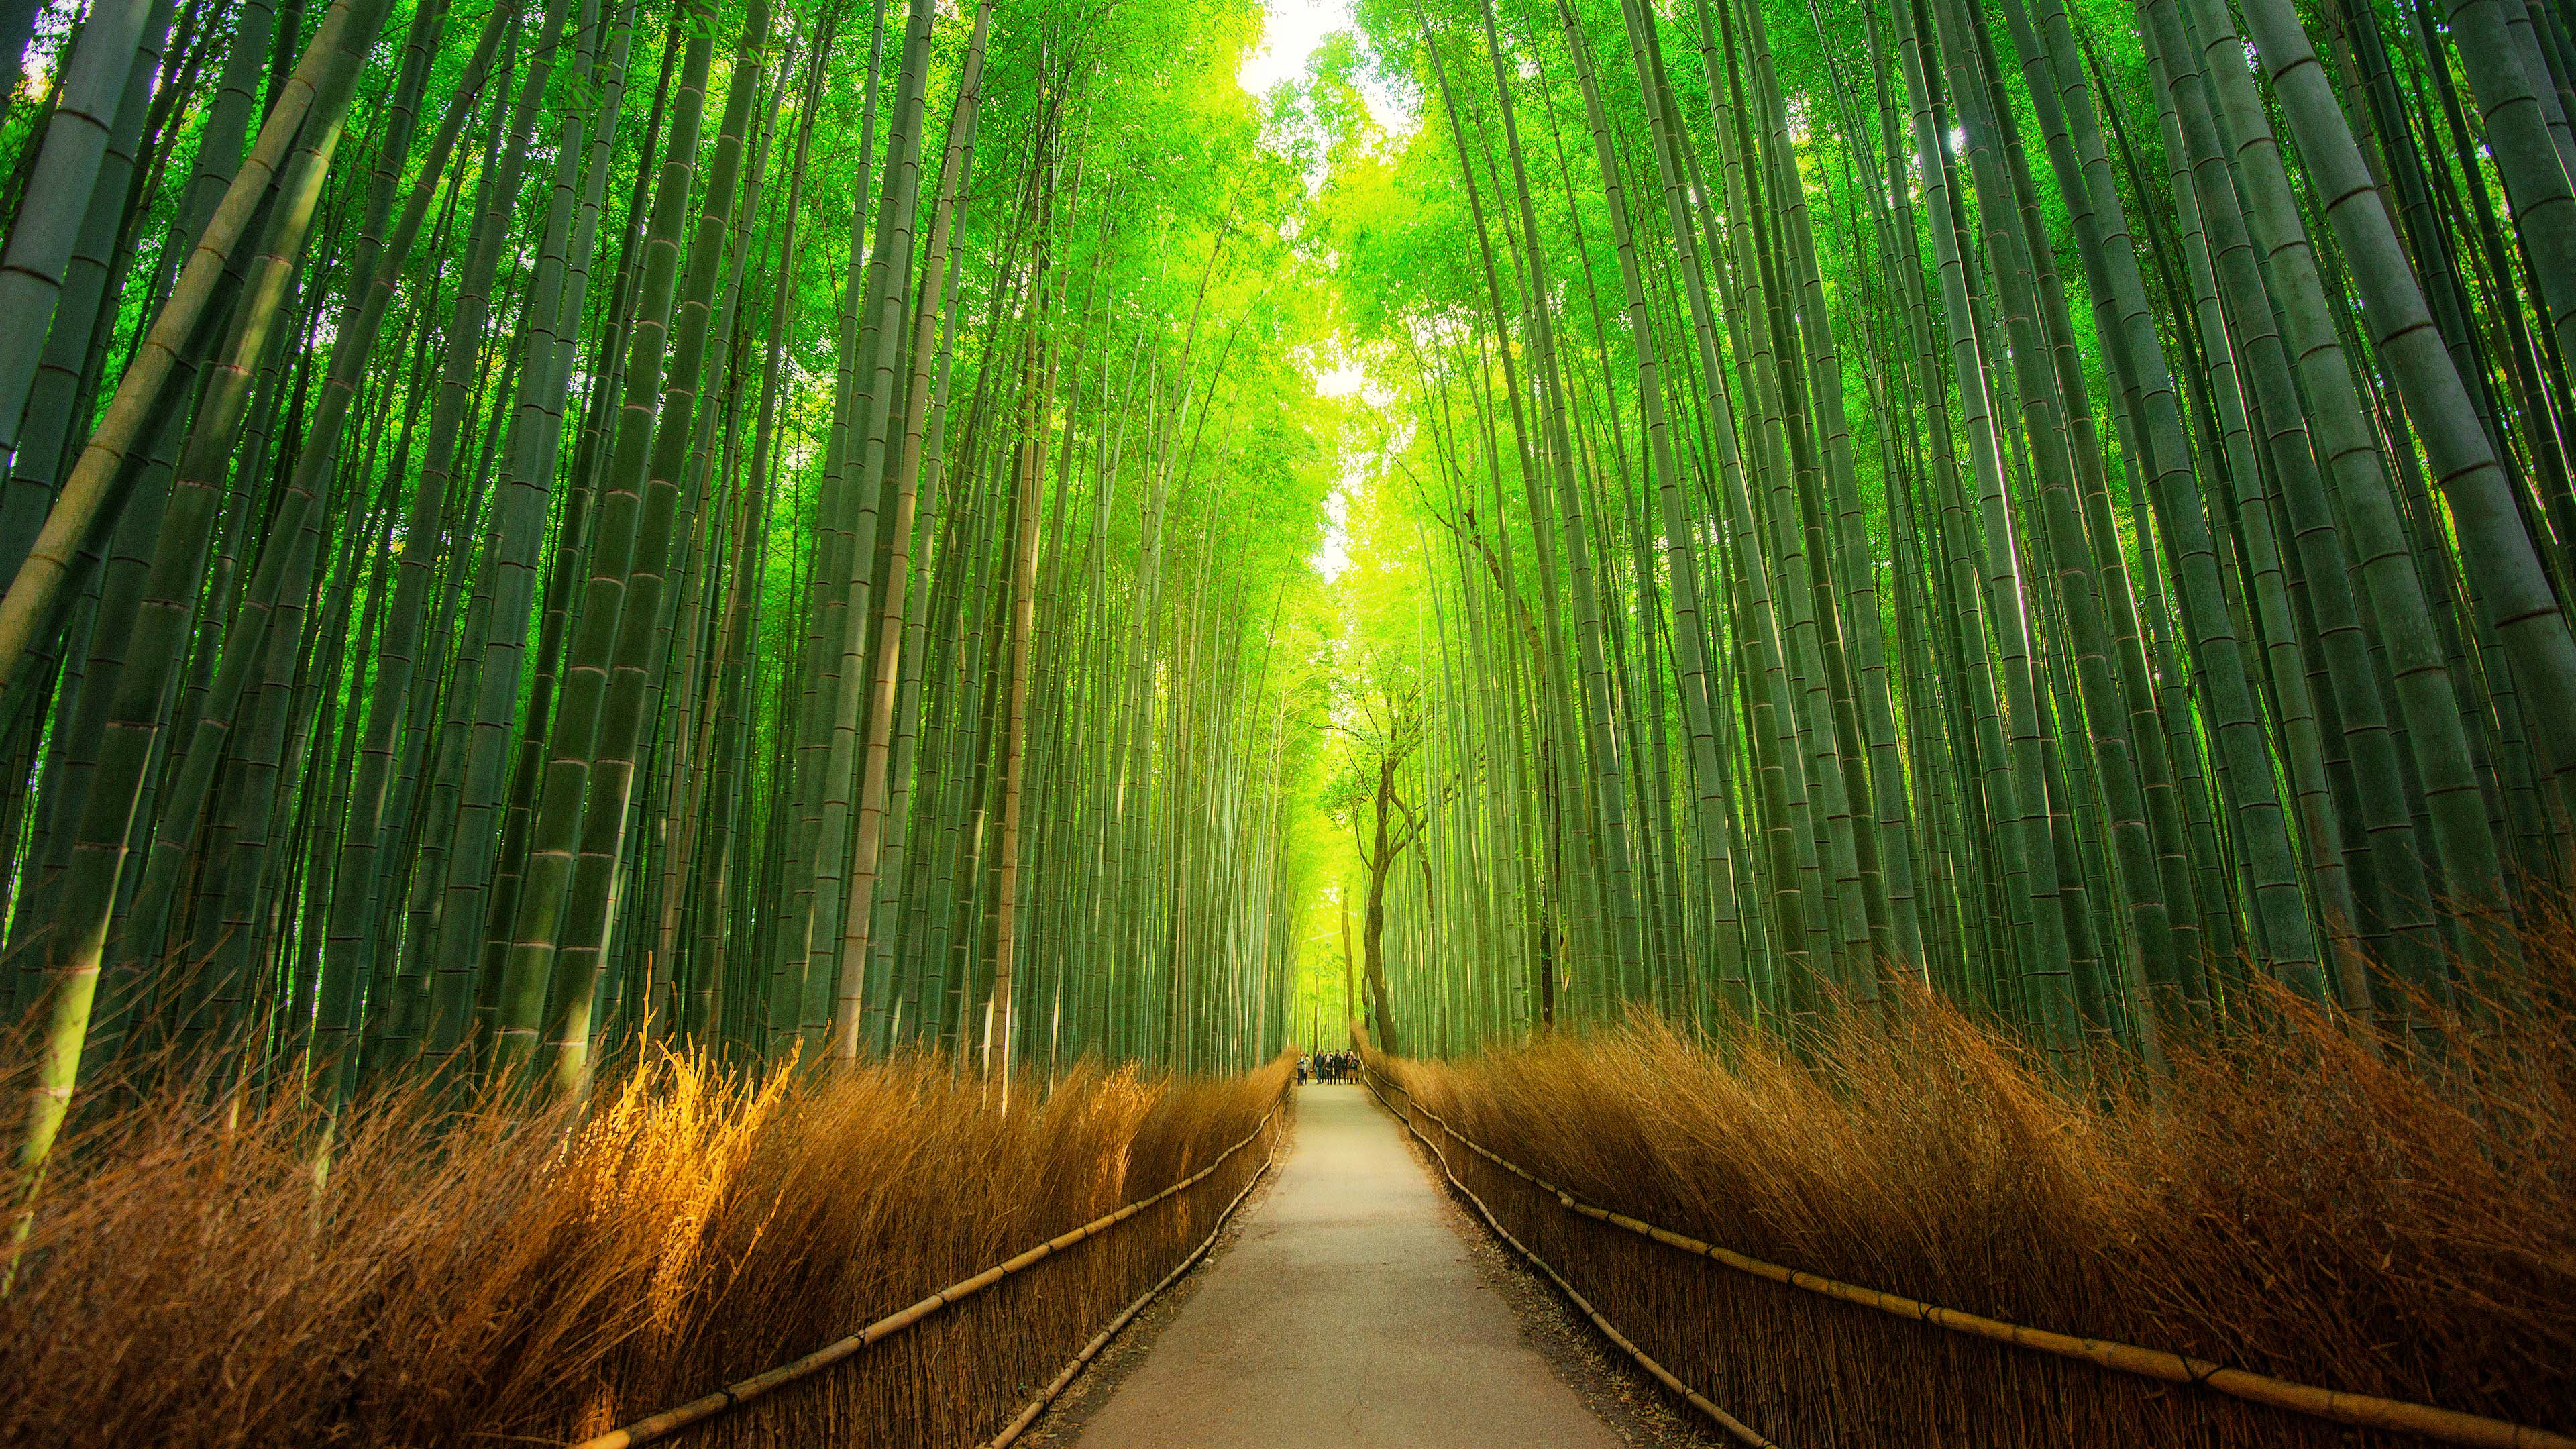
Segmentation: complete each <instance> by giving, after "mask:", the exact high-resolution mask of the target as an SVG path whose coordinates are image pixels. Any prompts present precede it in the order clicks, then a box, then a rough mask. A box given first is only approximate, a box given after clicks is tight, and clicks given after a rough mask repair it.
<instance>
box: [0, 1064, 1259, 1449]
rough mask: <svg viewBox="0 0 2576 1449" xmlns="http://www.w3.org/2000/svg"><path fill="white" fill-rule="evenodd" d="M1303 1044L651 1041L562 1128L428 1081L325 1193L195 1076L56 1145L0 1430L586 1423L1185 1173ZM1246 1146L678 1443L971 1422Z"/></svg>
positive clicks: (1157, 1247) (1225, 1192) (1222, 1142)
mask: <svg viewBox="0 0 2576 1449" xmlns="http://www.w3.org/2000/svg"><path fill="white" fill-rule="evenodd" d="M1285 1071H1286V1067H1285V1065H1284V1064H1277V1065H1273V1066H1272V1067H1270V1068H1267V1069H1265V1070H1263V1071H1261V1072H1259V1073H1255V1074H1253V1075H1251V1076H1249V1077H1244V1078H1235V1079H1228V1080H1221V1081H1204V1082H1202V1081H1188V1082H1171V1081H1166V1080H1159V1079H1147V1078H1143V1077H1140V1076H1138V1075H1137V1074H1136V1073H1135V1072H1133V1071H1132V1070H1126V1071H1117V1072H1101V1071H1093V1070H1085V1071H1082V1072H1079V1073H1077V1074H1075V1075H1073V1076H1072V1077H1070V1078H1068V1079H1067V1080H1064V1081H1062V1082H1059V1083H1058V1084H1057V1086H1056V1087H1055V1089H1054V1090H1053V1091H1051V1092H1048V1093H1045V1094H1043V1095H1041V1094H1039V1093H1034V1092H1030V1091H1028V1090H1026V1089H1023V1090H1021V1091H1020V1092H1019V1093H1018V1094H1017V1095H1016V1096H1015V1098H1014V1101H1013V1103H1012V1106H1011V1110H1010V1111H1009V1112H1007V1113H1004V1112H1002V1111H1000V1110H999V1109H998V1107H997V1104H996V1103H995V1102H994V1101H993V1100H992V1099H991V1098H989V1097H988V1096H987V1095H986V1094H985V1093H984V1092H983V1091H982V1090H981V1088H980V1087H979V1086H978V1084H977V1083H975V1082H974V1081H972V1080H971V1079H967V1080H961V1079H960V1078H958V1077H957V1076H956V1075H955V1074H953V1073H952V1072H951V1070H950V1068H949V1065H948V1064H947V1063H946V1062H945V1061H941V1060H931V1059H923V1060H910V1061H899V1062H894V1063H890V1064H883V1065H876V1066H870V1067H866V1068H863V1069H860V1070H857V1071H852V1072H842V1073H831V1074H818V1073H810V1072H809V1073H803V1074H795V1073H788V1072H779V1073H774V1074H771V1075H767V1076H764V1077H757V1078H753V1077H745V1076H740V1075H735V1074H730V1073H727V1072H724V1071H721V1070H718V1069H716V1068H714V1067H712V1066H710V1065H708V1064H706V1063H704V1062H702V1061H696V1060H687V1059H665V1060H662V1061H660V1062H658V1063H657V1064H655V1065H652V1066H650V1067H647V1068H642V1069H638V1070H636V1071H634V1072H632V1073H630V1074H629V1075H627V1076H626V1077H625V1078H623V1080H622V1081H619V1082H616V1083H613V1084H610V1085H607V1086H604V1087H603V1088H602V1091H601V1095H600V1096H599V1097H598V1098H597V1099H596V1100H595V1101H594V1103H593V1106H592V1110H591V1111H590V1112H589V1113H588V1114H587V1116H586V1117H583V1118H580V1119H578V1120H577V1119H575V1118H574V1117H573V1116H572V1115H571V1114H569V1113H567V1112H562V1111H557V1112H552V1113H540V1114H535V1115H531V1114H529V1113H527V1112H524V1111H513V1110H507V1109H505V1108H503V1107H502V1106H501V1105H500V1104H497V1103H490V1102H487V1103H482V1104H479V1105H477V1106H475V1107H473V1108H472V1109H470V1110H465V1111H461V1112H459V1111H454V1110H440V1109H439V1106H438V1104H437V1103H436V1102H434V1101H433V1100H432V1099H431V1098H430V1097H428V1096H427V1095H425V1094H423V1093H420V1092H416V1091H415V1092H409V1093H403V1094H398V1095H395V1096H391V1097H388V1098H386V1099H384V1100H380V1101H376V1102H373V1103H370V1104H367V1105H366V1106H365V1107H364V1108H363V1109H362V1110H360V1111H358V1112H356V1113H354V1114H352V1116H351V1117H350V1118H349V1119H348V1121H347V1122H346V1124H345V1126H344V1130H343V1131H342V1133H341V1139H340V1142H339V1144H338V1146H337V1149H336V1151H335V1153H334V1155H333V1162H332V1168H331V1172H330V1177H329V1192H328V1194H327V1196H326V1197H323V1198H319V1199H317V1197H316V1196H315V1193H314V1190H313V1185H312V1175H311V1161H312V1152H313V1146H314V1142H315V1140H316V1135H317V1133H316V1127H317V1124H316V1121H315V1119H314V1116H313V1113H312V1112H311V1111H310V1110H309V1109H307V1108H305V1107H303V1106H301V1105H298V1104H297V1103H295V1102H294V1101H292V1100H279V1101H275V1102H272V1103H269V1104H267V1105H265V1106H262V1107H258V1108H255V1109H253V1110H251V1111H249V1112H248V1113H247V1114H246V1115H244V1116H242V1117H241V1119H240V1120H239V1121H238V1122H236V1123H233V1124H232V1125H230V1126H229V1127H227V1125H226V1124H225V1121H224V1114H223V1113H221V1112H218V1111H215V1110H212V1109H210V1108H208V1107H207V1106H206V1105H205V1102H206V1098H205V1096H204V1094H203V1093H201V1092H196V1091H191V1090H187V1089H184V1088H170V1089H166V1090H162V1091H158V1092H154V1093H151V1094H148V1095H146V1096H144V1097H142V1098H141V1099H140V1100H133V1099H129V1100H128V1102H127V1104H126V1105H123V1106H121V1107H119V1108H117V1109H116V1110H113V1111H111V1112H107V1113H105V1114H104V1115H102V1116H98V1117H95V1118H94V1119H93V1120H90V1121H88V1122H86V1123H84V1124H83V1126H82V1128H81V1130H80V1132H79V1134H78V1136H77V1138H76V1139H75V1140H72V1141H69V1142H67V1143H66V1144H65V1148H64V1150H63V1151H62V1152H61V1154H60V1155H59V1158H58V1161H59V1163H60V1166H59V1167H58V1168H57V1170H56V1171H55V1173H54V1175H53V1177H52V1179H51V1180H50V1181H48V1182H47V1183H46V1185H45V1188H44V1193H43V1197H42V1199H41V1211H40V1212H39V1214H38V1216H37V1218H36V1222H35V1229H34V1235H33V1237H32V1238H31V1240H30V1242H29V1245H28V1252H27V1255H26V1258H25V1260H24V1265H23V1267H22V1269H21V1272H20V1275H19V1279H18V1283H17V1286H16V1288H15V1291H14V1292H13V1293H11V1294H10V1296H9V1297H7V1298H6V1299H5V1300H0V1383H5V1384H7V1385H8V1386H9V1387H8V1390H7V1392H5V1393H0V1444H10V1445H20V1444H24V1445H43V1446H47V1449H82V1446H89V1445H100V1446H105V1445H132V1444H153V1445H160V1446H174V1449H176V1446H195V1445H207V1446H215V1445H257V1446H262V1449H268V1446H294V1445H322V1444H402V1445H433V1444H457V1443H468V1442H473V1443H484V1442H490V1441H494V1440H520V1441H536V1442H560V1441H563V1440H566V1439H570V1438H576V1437H580V1436H582V1435H586V1434H590V1433H596V1432H600V1431H602V1430H605V1429H607V1428H610V1427H613V1426H615V1425H617V1424H620V1423H623V1422H626V1421H629V1420H632V1419H635V1418H638V1417H641V1416H642V1415H644V1414H647V1413H651V1412H653V1411H655V1410H659V1409H662V1408H665V1407H668V1406H670V1405H673V1404H676V1403H679V1402H681V1401H683V1400H686V1399H689V1398H693V1397H695V1396H697V1395H699V1394H702V1393H706V1392H708V1391H710V1390H712V1389H714V1388H715V1387H717V1386H718V1385H720V1384H723V1383H727V1382H730V1381H732V1380H735V1379H738V1378H741V1377H744V1376H746V1375H749V1374H751V1373H755V1372H757V1371H759V1370H761V1369H764V1368H767V1367H769V1366H771V1365H773V1364H775V1363H778V1362H781V1361H783V1360H785V1359H788V1358H791V1357H794V1356H796V1355H798V1354H801V1353H804V1352H806V1351H808V1350H811V1349H813V1348H816V1347H818V1346H820V1345H821V1344H823V1343H825V1342H828V1341H830V1340H832V1339H834V1338H837V1337H839V1336H841V1335H843V1334H846V1333H849V1332H852V1331H854V1330H855V1329H857V1328H858V1327H860V1326H861V1325H863V1324H865V1323H867V1322H869V1321H871V1320H873V1319H875V1318H878V1317H881V1316H883V1315H884V1314H886V1313H889V1312H891V1311H893V1310H895V1309H897V1308H900V1307H902V1306H904V1305H906V1304H908V1303H911V1302H914V1301H916V1300H918V1299H919V1298H921V1297H922V1296H924V1295H925V1294H927V1293H929V1292H932V1291H934V1290H936V1289H938V1288H939V1287H941V1286H943V1285H946V1284H949V1283H953V1282H955V1281H957V1280H959V1279H961V1278H964V1277H966V1276H968V1275H969V1274H972V1273H975V1272H977V1271H979V1270H981V1269H983V1268H986V1267H988V1266H990V1265H992V1264H994V1263H996V1262H999V1261H1000V1260H1002V1259H1004V1258H1006V1257H1009V1256H1011V1255H1012V1254H1014V1253H1017V1252H1019V1251H1020V1250H1022V1249H1024V1248H1028V1247H1030V1246H1033V1245H1034V1244H1036V1243H1038V1242H1039V1241H1041V1240H1043V1239H1046V1238H1049V1237H1052V1236H1054V1235H1056V1234H1058V1233H1062V1232H1064V1231H1066V1230H1068V1229H1071V1228H1074V1227H1077V1226H1080V1225H1081V1224H1083V1223H1084V1222H1087V1221H1089V1220H1091V1219H1092V1218H1095V1217H1097V1216H1100V1215H1101V1214H1103V1213H1106V1212H1109V1211H1111V1210H1113V1209H1115V1208H1117V1207H1119V1206H1121V1205H1123V1204H1124V1203H1126V1202H1129V1201H1132V1200H1134V1199H1136V1198H1139V1197H1143V1196H1146V1195H1148V1194H1151V1193H1153V1192H1155V1191H1157V1190H1159V1189H1161V1188H1163V1187H1165V1186H1168V1185H1170V1184H1171V1183H1173V1182H1175V1181H1177V1180H1179V1179H1180V1178H1182V1177H1184V1176H1187V1175H1188V1174H1189V1173H1190V1172H1192V1171H1195V1170H1196V1169H1197V1168H1199V1167H1201V1166H1204V1165H1205V1164H1206V1163H1207V1162H1208V1161H1210V1160H1211V1159H1213V1158H1214V1157H1215V1156H1216V1155H1217V1154H1218V1153H1220V1152H1222V1151H1223V1150H1224V1149H1225V1148H1226V1147H1227V1146H1228V1145H1230V1144H1232V1143H1234V1142H1236V1141H1237V1140H1239V1139H1241V1138H1242V1137H1244V1136H1245V1135H1246V1134H1247V1133H1249V1132H1251V1131H1252V1130H1253V1129H1254V1126H1255V1124H1256V1123H1258V1122H1259V1121H1260V1120H1261V1118H1262V1115H1263V1113H1264V1112H1266V1111H1267V1110H1268V1109H1269V1107H1270V1106H1271V1104H1272V1103H1273V1102H1274V1101H1275V1100H1277V1098H1278V1096H1279V1093H1280V1088H1281V1082H1282V1079H1283V1075H1284V1073H1285ZM0 1090H6V1091H8V1092H10V1093H11V1094H12V1097H13V1099H14V1097H15V1094H16V1093H17V1092H19V1091H20V1090H23V1088H22V1086H21V1084H20V1083H19V1082H17V1081H12V1080H0ZM1274 1130H1275V1129H1274ZM1263 1156H1264V1146H1263V1145H1256V1146H1254V1147H1252V1148H1247V1149H1246V1150H1245V1151H1244V1152H1242V1153H1240V1154H1237V1156H1236V1157H1235V1158H1234V1159H1233V1160H1231V1161H1229V1162H1228V1163H1227V1164H1226V1165H1225V1167H1224V1168H1223V1169H1221V1170H1219V1171H1217V1172H1215V1173H1213V1174H1211V1175H1210V1177H1209V1178H1208V1179H1207V1180H1206V1181H1205V1182H1202V1183H1200V1184H1198V1185H1197V1186H1195V1187H1193V1188H1191V1189H1189V1190H1188V1191H1186V1192H1183V1193H1180V1194H1178V1195H1176V1196H1175V1197H1173V1198H1172V1199H1170V1200H1168V1201H1166V1202H1165V1203H1163V1204H1161V1205H1158V1206H1157V1207H1155V1208H1154V1209H1151V1210H1149V1211H1147V1212H1145V1213H1142V1214H1139V1215H1138V1216H1137V1217H1135V1218H1133V1219H1130V1220H1129V1221H1128V1222H1126V1223H1124V1224H1122V1225H1121V1226H1119V1227H1118V1228H1116V1229H1114V1230H1112V1231H1111V1232H1109V1233H1106V1234H1103V1235H1101V1236H1099V1237H1095V1238H1093V1239H1091V1240H1088V1241H1086V1242H1084V1243H1082V1244H1080V1245H1078V1246H1076V1247H1075V1248H1073V1249H1071V1250H1069V1251H1067V1252H1065V1253H1063V1254H1061V1255H1059V1256H1058V1257H1055V1258H1050V1259H1048V1260H1046V1261H1045V1262H1044V1263H1042V1264H1041V1265H1040V1266H1039V1267H1037V1268H1035V1269H1032V1270H1031V1271H1029V1272H1028V1273H1026V1274H1022V1275H1019V1276H1017V1277H1014V1278H1011V1279H1008V1280H1005V1281H1004V1282H1003V1283H1002V1284H1001V1285H1000V1286H998V1287H996V1288H995V1289H993V1290H992V1291H991V1292H989V1293H986V1294H984V1295H982V1296H980V1297H978V1298H976V1299H974V1300H971V1301H969V1302H968V1303H966V1304H964V1305H961V1306H960V1307H959V1308H957V1309H954V1310H952V1311H950V1312H947V1313H943V1314H939V1315H936V1316H934V1317H933V1318H931V1319H930V1320H928V1321H927V1322H925V1323H923V1324H922V1325H921V1326H919V1327H917V1328H915V1329H913V1330H911V1331H910V1332H908V1333H905V1334H903V1335H900V1336H899V1337H897V1338H895V1339H892V1340H890V1341H888V1342H886V1343H883V1344H880V1345H877V1346H875V1347H873V1348H871V1349H869V1350H868V1351H866V1352H864V1353H862V1354H861V1355H859V1356H858V1358H856V1359H855V1360H853V1361H851V1362H849V1363H847V1364H844V1365H842V1366H840V1367H837V1368H835V1369H832V1370H830V1371H827V1372H825V1373H824V1374H821V1375H819V1376H817V1377H816V1378H815V1379H813V1380H809V1381H807V1382H806V1383H804V1384H801V1385H799V1386H797V1387H794V1388H791V1389H788V1390H784V1391H782V1392H780V1393H779V1394H777V1395H776V1396H774V1397H773V1398H771V1399H768V1400H764V1401H761V1402H760V1403H759V1404H757V1405H755V1406H752V1407H750V1408H747V1409H745V1410H743V1411H741V1412H739V1413H737V1414H734V1415H732V1416H729V1417H727V1418H725V1419H721V1420H718V1421H717V1422H716V1423H714V1424H713V1425H711V1426H708V1427H706V1428H702V1429H698V1430H693V1431H691V1434H690V1437H689V1441H688V1442H689V1443H690V1444H691V1445H692V1446H716V1445H722V1444H729V1443H744V1444H772V1443H786V1442H793V1443H798V1444H805V1443H815V1442H832V1443H836V1444H851V1445H878V1444H883V1445H924V1444H927V1445H950V1444H961V1445H962V1444H965V1443H968V1442H972V1441H977V1440H980V1438H981V1437H983V1436H984V1435H987V1434H990V1433H991V1432H992V1431H993V1430H994V1429H995V1428H997V1427H999V1425H1000V1424H1001V1423H1002V1422H1004V1421H1006V1420H1007V1419H1008V1418H1009V1417H1010V1416H1011V1414H1012V1413H1013V1412H1014V1411H1016V1410H1017V1409H1018V1407H1019V1406H1020V1404H1021V1403H1022V1402H1023V1401H1024V1400H1025V1399H1026V1398H1027V1397H1028V1396H1029V1394H1031V1393H1033V1392H1034V1391H1035V1389H1036V1387H1037V1386H1038V1385H1040V1384H1043V1383H1044V1382H1045V1381H1046V1379H1047V1378H1048V1376H1049V1375H1051V1374H1052V1373H1053V1372H1054V1371H1055V1370H1056V1369H1057V1367H1058V1366H1059V1365H1060V1364H1061V1363H1062V1362H1063V1361H1064V1360H1065V1359H1067V1358H1068V1357H1070V1356H1071V1355H1072V1353H1073V1352H1074V1351H1075V1349H1077V1348H1078V1347H1080V1345H1081V1344H1082V1343H1083V1341H1084V1340H1085V1339H1086V1338H1088V1337H1089V1336H1090V1334H1091V1333H1092V1332H1093V1331H1094V1330H1095V1329H1096V1328H1097V1327H1098V1326H1099V1324H1100V1323H1101V1322H1103V1321H1105V1320H1106V1319H1107V1318H1109V1317H1110V1316H1111V1315H1112V1314H1114V1313H1116V1312H1117V1311H1118V1309H1119V1308H1120V1307H1121V1306H1123V1305H1124V1304H1125V1303H1126V1301H1127V1300H1128V1299H1129V1298H1132V1297H1133V1296H1134V1295H1135V1294H1136V1293H1137V1292H1138V1291H1140V1290H1141V1289H1142V1288H1143V1287H1144V1286H1145V1285H1147V1284H1149V1283H1151V1282H1153V1281H1154V1280H1155V1279H1156V1278H1158V1277H1160V1276H1161V1275H1162V1274H1163V1273H1164V1272H1165V1271H1166V1270H1167V1269H1168V1268H1169V1267H1170V1266H1171V1264H1173V1263H1174V1262H1176V1261H1178V1260H1179V1258H1180V1257H1181V1255H1182V1254H1184V1253H1186V1252H1187V1251H1188V1250H1189V1249H1190V1247H1191V1246H1193V1245H1194V1244H1195V1243H1196V1242H1197V1240H1198V1239H1199V1238H1200V1237H1201V1236H1203V1235H1204V1234H1205V1232H1206V1231H1207V1225H1208V1221H1209V1219H1210V1218H1212V1217H1213V1216H1214V1215H1215V1214H1216V1213H1217V1212H1218V1211H1219V1210H1221V1209H1222V1208H1223V1206H1224V1205H1225V1203H1226V1202H1227V1201H1228V1199H1229V1198H1231V1197H1232V1196H1233V1195H1234V1193H1235V1192H1236V1191H1237V1190H1238V1189H1239V1188H1241V1187H1242V1185H1243V1183H1244V1182H1245V1181H1246V1180H1247V1179H1248V1178H1249V1177H1250V1175H1251V1174H1252V1173H1253V1171H1255V1170H1256V1169H1257V1167H1258V1166H1259V1164H1260V1162H1261V1161H1262V1158H1263Z"/></svg>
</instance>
